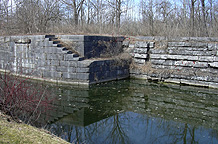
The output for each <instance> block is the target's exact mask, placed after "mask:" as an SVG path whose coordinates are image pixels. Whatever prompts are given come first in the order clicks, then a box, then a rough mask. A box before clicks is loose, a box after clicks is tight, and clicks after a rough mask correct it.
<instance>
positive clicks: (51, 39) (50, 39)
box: [49, 37, 58, 41]
mask: <svg viewBox="0 0 218 144" xmlns="http://www.w3.org/2000/svg"><path fill="white" fill-rule="evenodd" d="M57 39H58V38H56V37H54V38H49V41H55V40H57Z"/></svg>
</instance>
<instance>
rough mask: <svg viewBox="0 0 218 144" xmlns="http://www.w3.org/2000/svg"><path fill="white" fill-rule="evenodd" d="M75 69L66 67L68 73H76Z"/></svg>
mask: <svg viewBox="0 0 218 144" xmlns="http://www.w3.org/2000/svg"><path fill="white" fill-rule="evenodd" d="M76 70H77V68H76V67H68V72H70V73H76V72H77V71H76Z"/></svg>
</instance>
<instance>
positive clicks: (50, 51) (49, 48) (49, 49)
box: [44, 47, 57, 54]
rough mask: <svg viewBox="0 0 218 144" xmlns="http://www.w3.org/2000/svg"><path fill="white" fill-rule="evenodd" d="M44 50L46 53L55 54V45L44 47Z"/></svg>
mask: <svg viewBox="0 0 218 144" xmlns="http://www.w3.org/2000/svg"><path fill="white" fill-rule="evenodd" d="M44 52H45V53H47V54H48V53H52V54H56V53H57V48H56V47H45V48H44Z"/></svg>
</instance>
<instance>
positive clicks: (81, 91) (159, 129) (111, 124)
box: [36, 79, 218, 144]
mask: <svg viewBox="0 0 218 144" xmlns="http://www.w3.org/2000/svg"><path fill="white" fill-rule="evenodd" d="M49 91H50V93H51V97H54V98H56V100H55V101H54V102H53V109H52V110H51V111H49V112H48V114H49V119H46V118H45V116H43V115H42V116H41V118H40V119H39V121H38V123H37V124H36V125H38V126H39V125H40V126H43V125H46V128H47V129H48V130H50V131H51V132H52V133H54V134H56V135H58V136H60V137H62V138H64V139H66V140H67V141H69V142H75V143H88V144H90V143H95V144H97V143H111V144H112V143H113V144H114V143H139V144H140V143H218V95H217V92H218V90H215V89H204V88H198V87H190V86H179V85H170V84H168V85H164V84H157V83H149V82H146V81H142V80H132V79H131V80H122V81H114V82H109V83H104V84H99V85H92V86H90V87H89V88H79V87H70V86H50V87H49Z"/></svg>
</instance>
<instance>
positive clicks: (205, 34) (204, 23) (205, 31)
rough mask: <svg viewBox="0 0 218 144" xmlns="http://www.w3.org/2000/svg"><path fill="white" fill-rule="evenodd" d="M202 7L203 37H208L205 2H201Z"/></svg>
mask: <svg viewBox="0 0 218 144" xmlns="http://www.w3.org/2000/svg"><path fill="white" fill-rule="evenodd" d="M201 6H202V20H203V34H202V36H208V31H207V23H206V15H205V1H204V0H201Z"/></svg>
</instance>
